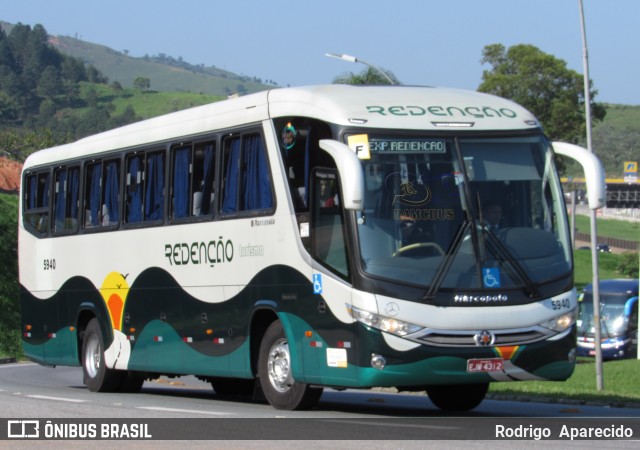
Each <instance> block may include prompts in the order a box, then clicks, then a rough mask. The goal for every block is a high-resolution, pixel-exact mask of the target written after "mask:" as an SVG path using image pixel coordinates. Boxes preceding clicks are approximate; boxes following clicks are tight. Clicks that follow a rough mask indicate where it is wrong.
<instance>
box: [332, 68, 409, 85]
mask: <svg viewBox="0 0 640 450" xmlns="http://www.w3.org/2000/svg"><path fill="white" fill-rule="evenodd" d="M380 71H382V72H384V73H385V74H386V75H387V76H388V77H389V78H391V80H393V84H400V82H399V81H398V79H397V78H396V76H395V75H394V74H393V73H392V72H391V71H390V70H386V69H379V70H378V69H375V68H373V67H366V68H365V69H364V70H363V71H362V72H360V73H358V74H355V73H353V72H349V73H346V74H343V75H340V76H338V77H336V78H334V79H333V84H356V85H389V84H392V83H389V80H388V79H387V78H386V77H385V76H384V75H383V74H381V73H380Z"/></svg>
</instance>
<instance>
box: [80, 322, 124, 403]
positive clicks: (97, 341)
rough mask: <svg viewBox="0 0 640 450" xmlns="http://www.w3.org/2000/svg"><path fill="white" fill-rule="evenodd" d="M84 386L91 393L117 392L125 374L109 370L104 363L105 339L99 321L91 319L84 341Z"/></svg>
mask: <svg viewBox="0 0 640 450" xmlns="http://www.w3.org/2000/svg"><path fill="white" fill-rule="evenodd" d="M82 371H83V373H84V384H85V385H86V386H87V388H88V389H89V390H90V391H91V392H115V391H118V390H119V389H120V386H121V384H122V375H123V372H120V371H117V370H113V369H109V368H107V367H106V365H105V362H104V339H103V338H102V331H101V330H100V324H99V323H98V319H95V318H93V319H91V320H90V321H89V324H88V325H87V329H86V330H85V333H84V339H83V340H82Z"/></svg>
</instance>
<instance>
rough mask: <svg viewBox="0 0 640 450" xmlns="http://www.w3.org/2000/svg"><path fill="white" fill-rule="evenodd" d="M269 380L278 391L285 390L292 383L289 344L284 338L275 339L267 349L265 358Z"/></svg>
mask: <svg viewBox="0 0 640 450" xmlns="http://www.w3.org/2000/svg"><path fill="white" fill-rule="evenodd" d="M267 370H268V372H269V381H270V382H271V385H272V386H273V387H274V389H276V390H277V391H278V392H287V391H288V390H289V389H291V385H293V377H292V376H291V365H290V356H289V344H288V342H287V340H286V339H279V340H277V341H276V342H275V343H274V344H273V345H272V346H271V350H270V351H269V358H268V360H267Z"/></svg>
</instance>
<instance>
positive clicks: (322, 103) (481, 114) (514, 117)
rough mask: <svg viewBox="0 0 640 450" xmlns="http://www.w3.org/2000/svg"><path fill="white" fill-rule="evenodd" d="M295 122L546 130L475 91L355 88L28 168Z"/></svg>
mask: <svg viewBox="0 0 640 450" xmlns="http://www.w3.org/2000/svg"><path fill="white" fill-rule="evenodd" d="M293 116H303V117H310V118H315V119H319V120H324V121H327V122H331V123H335V124H339V125H345V126H349V125H351V126H361V127H371V128H390V129H407V130H442V129H452V128H455V129H459V130H463V131H466V130H468V131H478V130H523V129H524V130H527V129H535V128H538V127H540V124H539V123H538V121H537V120H536V118H535V117H534V116H533V115H532V114H531V113H530V112H528V111H527V110H526V109H524V108H522V107H521V106H519V105H517V104H516V103H513V102H511V101H509V100H506V99H503V98H500V97H496V96H492V95H488V94H482V93H478V92H474V91H464V90H459V89H447V88H433V87H410V86H352V85H322V86H308V87H298V88H278V89H273V90H270V91H263V92H258V93H256V94H251V95H247V96H244V97H239V98H235V99H230V100H224V101H220V102H216V103H211V104H207V105H203V106H198V107H195V108H191V109H187V110H183V111H178V112H174V113H170V114H166V115H163V116H159V117H154V118H152V119H148V120H143V121H140V122H136V123H133V124H130V125H126V126H124V127H120V128H116V129H113V130H109V131H106V132H103V133H99V134H96V135H93V136H89V137H86V138H83V139H80V140H79V141H76V142H74V143H70V144H65V145H61V146H58V147H54V148H51V149H47V150H44V151H39V152H36V153H34V154H32V155H30V156H29V158H27V161H26V162H25V165H24V168H25V170H26V169H28V168H29V167H34V166H38V165H41V164H48V163H51V162H52V161H64V160H68V159H73V158H78V157H82V156H87V155H92V154H96V155H98V154H100V153H104V152H108V151H112V150H119V149H130V148H136V147H141V146H147V145H150V144H153V143H163V142H167V141H171V140H176V139H180V138H182V137H188V138H190V139H192V138H194V137H196V136H198V135H205V134H207V133H210V132H211V131H213V130H224V129H225V128H232V127H236V126H241V125H246V124H249V123H257V122H260V121H262V120H267V119H269V118H271V117H293Z"/></svg>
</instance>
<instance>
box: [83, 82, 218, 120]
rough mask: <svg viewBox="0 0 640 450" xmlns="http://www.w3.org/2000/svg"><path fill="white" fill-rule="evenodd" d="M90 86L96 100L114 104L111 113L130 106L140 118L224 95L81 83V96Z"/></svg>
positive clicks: (200, 103)
mask: <svg viewBox="0 0 640 450" xmlns="http://www.w3.org/2000/svg"><path fill="white" fill-rule="evenodd" d="M90 88H92V89H94V90H95V91H96V94H97V98H98V102H99V103H101V104H107V103H108V102H111V103H112V104H113V106H114V108H115V109H114V111H112V114H114V115H118V114H122V113H123V112H124V110H125V108H127V107H128V106H131V107H132V108H133V110H134V111H135V112H136V115H137V116H139V117H140V118H142V119H149V118H151V117H156V116H160V115H162V114H167V113H170V112H174V111H180V110H183V109H187V108H192V107H194V106H200V105H204V104H207V103H213V102H217V101H220V100H223V99H224V98H225V97H222V96H219V95H210V94H202V93H194V92H156V91H148V92H142V91H140V90H137V89H123V90H122V91H120V92H116V91H114V90H113V88H112V87H111V86H107V85H104V84H89V83H82V89H83V96H84V97H86V96H87V91H88V90H89V89H90ZM87 109H88V108H79V109H77V110H74V114H76V113H77V114H82V113H83V112H84V111H86V110H87Z"/></svg>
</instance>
